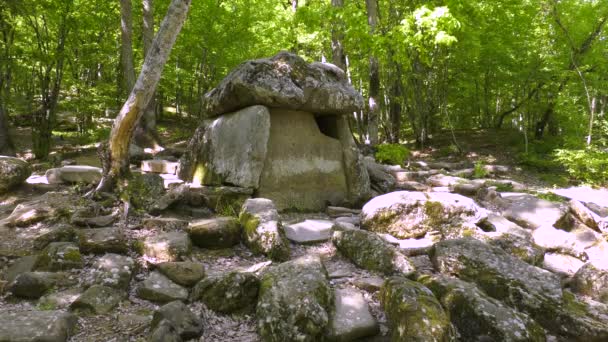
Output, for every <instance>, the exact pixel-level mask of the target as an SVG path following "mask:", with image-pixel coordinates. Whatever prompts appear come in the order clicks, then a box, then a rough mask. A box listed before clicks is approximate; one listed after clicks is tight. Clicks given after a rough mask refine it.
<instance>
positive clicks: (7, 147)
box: [0, 102, 15, 156]
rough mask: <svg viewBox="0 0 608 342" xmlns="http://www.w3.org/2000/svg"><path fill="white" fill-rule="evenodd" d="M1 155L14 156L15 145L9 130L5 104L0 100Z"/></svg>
mask: <svg viewBox="0 0 608 342" xmlns="http://www.w3.org/2000/svg"><path fill="white" fill-rule="evenodd" d="M0 155H4V156H14V155H15V146H13V141H12V140H11V137H10V135H9V132H8V120H7V117H6V112H5V110H4V105H3V104H2V103H1V102H0Z"/></svg>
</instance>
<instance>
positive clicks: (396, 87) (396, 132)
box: [388, 62, 403, 144]
mask: <svg viewBox="0 0 608 342" xmlns="http://www.w3.org/2000/svg"><path fill="white" fill-rule="evenodd" d="M393 64H394V69H393V75H392V76H393V77H392V84H391V90H390V94H391V103H390V106H389V113H388V114H389V118H390V121H391V129H390V141H391V143H393V144H398V143H399V140H400V138H401V110H402V106H401V99H402V93H403V91H402V88H403V86H402V84H401V65H399V63H396V62H395V63H393Z"/></svg>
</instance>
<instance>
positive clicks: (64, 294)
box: [38, 287, 82, 310]
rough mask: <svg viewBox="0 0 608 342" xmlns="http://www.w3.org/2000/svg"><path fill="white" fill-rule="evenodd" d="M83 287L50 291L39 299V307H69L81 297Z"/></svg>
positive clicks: (54, 308)
mask: <svg viewBox="0 0 608 342" xmlns="http://www.w3.org/2000/svg"><path fill="white" fill-rule="evenodd" d="M81 294H82V289H81V288H78V287H75V288H71V289H67V290H64V291H58V292H50V293H48V294H46V295H44V296H42V297H40V299H39V300H38V307H39V308H41V309H44V310H58V309H67V308H69V307H70V305H71V304H72V303H73V302H74V301H75V300H76V299H78V297H80V295H81Z"/></svg>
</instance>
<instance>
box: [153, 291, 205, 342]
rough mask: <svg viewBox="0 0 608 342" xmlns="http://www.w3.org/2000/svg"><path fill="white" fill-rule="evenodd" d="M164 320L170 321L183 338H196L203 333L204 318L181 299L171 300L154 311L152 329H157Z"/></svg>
mask: <svg viewBox="0 0 608 342" xmlns="http://www.w3.org/2000/svg"><path fill="white" fill-rule="evenodd" d="M163 321H165V322H167V323H169V324H170V325H171V326H172V327H173V328H174V329H175V333H176V334H178V335H179V336H180V337H181V338H182V339H183V340H190V339H195V338H198V337H199V336H201V335H202V334H203V322H202V320H201V319H200V318H199V317H197V316H196V315H195V314H194V313H193V312H192V311H190V309H188V307H187V306H186V305H185V304H184V303H182V302H180V301H174V302H170V303H167V304H165V305H163V306H161V307H160V308H158V310H156V311H155V312H154V317H153V318H152V324H151V327H150V330H151V331H155V330H157V329H158V328H159V326H160V323H161V322H163Z"/></svg>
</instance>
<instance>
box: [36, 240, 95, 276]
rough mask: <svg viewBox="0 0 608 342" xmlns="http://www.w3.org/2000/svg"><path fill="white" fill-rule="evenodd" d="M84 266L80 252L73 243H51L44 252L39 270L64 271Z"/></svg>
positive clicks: (39, 260) (39, 262)
mask: <svg viewBox="0 0 608 342" xmlns="http://www.w3.org/2000/svg"><path fill="white" fill-rule="evenodd" d="M83 266H84V262H83V260H82V256H81V255H80V250H79V249H78V246H76V244H74V243H71V242H52V243H50V244H49V245H48V246H47V247H46V248H45V250H44V251H42V254H41V255H40V257H39V259H38V264H37V268H38V269H40V270H45V271H64V270H70V269H73V268H82V267H83Z"/></svg>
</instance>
